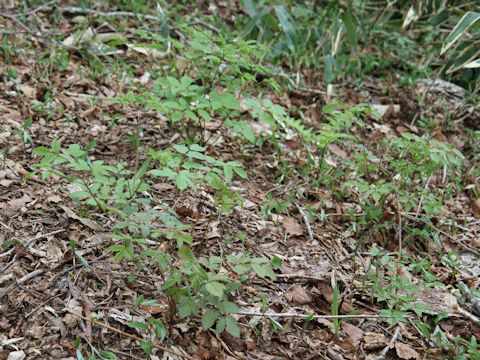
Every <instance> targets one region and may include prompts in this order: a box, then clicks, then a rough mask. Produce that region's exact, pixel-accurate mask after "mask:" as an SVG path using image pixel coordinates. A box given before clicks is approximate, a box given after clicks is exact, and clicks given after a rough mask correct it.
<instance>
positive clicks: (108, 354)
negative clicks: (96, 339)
mask: <svg viewBox="0 0 480 360" xmlns="http://www.w3.org/2000/svg"><path fill="white" fill-rule="evenodd" d="M99 354H100V356H101V357H102V358H105V359H108V360H117V355H115V354H114V353H112V352H110V351H104V350H102V351H100V352H99Z"/></svg>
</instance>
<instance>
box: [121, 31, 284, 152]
mask: <svg viewBox="0 0 480 360" xmlns="http://www.w3.org/2000/svg"><path fill="white" fill-rule="evenodd" d="M182 30H183V31H185V32H186V34H188V35H189V36H190V37H191V38H190V41H189V43H188V45H185V44H184V43H180V42H178V41H177V40H174V39H172V38H163V37H161V36H158V35H156V34H150V33H147V32H143V31H142V32H138V34H139V35H141V36H142V37H143V38H144V39H145V40H146V41H149V43H147V45H149V46H151V47H154V48H159V47H160V48H164V47H169V48H171V49H174V51H175V52H178V54H179V55H178V57H177V58H181V59H182V64H181V65H177V66H176V67H173V68H172V69H171V71H170V75H168V76H160V77H158V78H156V79H155V81H154V85H153V88H152V89H151V90H150V89H143V88H140V89H138V91H136V92H132V91H131V92H129V93H127V94H126V95H123V96H121V97H118V98H117V99H116V100H115V101H116V102H118V103H121V104H130V103H134V104H138V105H140V106H143V107H145V108H146V109H151V110H155V111H158V112H159V113H160V114H161V115H163V116H165V117H166V118H167V119H168V120H169V121H171V122H172V123H175V124H176V125H177V126H178V127H179V129H180V131H181V135H182V136H183V137H184V138H185V139H188V140H191V141H194V142H200V143H202V144H207V143H208V140H209V139H210V137H211V136H210V137H206V136H205V133H204V128H205V125H206V123H209V122H212V121H216V122H217V124H218V125H216V130H220V129H221V128H223V127H224V126H225V127H227V128H228V129H231V130H232V131H233V132H234V133H239V134H242V135H243V136H244V137H245V138H246V139H247V140H248V141H250V142H255V137H254V135H253V132H252V130H251V128H250V126H249V125H248V123H247V122H246V121H245V120H244V119H243V118H242V115H241V114H240V103H239V99H240V98H241V97H242V96H243V94H244V92H246V91H247V90H249V89H250V88H252V87H260V82H264V83H269V84H272V85H274V84H275V83H274V81H273V79H269V78H267V77H265V78H264V79H263V80H260V81H257V78H259V77H261V76H262V77H263V76H265V75H266V74H268V73H269V71H268V70H267V69H266V68H265V67H263V66H261V65H259V62H260V59H261V56H262V49H263V48H262V47H261V46H259V45H257V44H255V43H254V42H252V41H242V40H238V39H235V40H228V39H226V38H224V37H223V36H221V35H212V34H211V33H208V32H205V31H200V30H195V29H191V28H186V27H185V28H182ZM135 45H136V46H138V45H137V44H135ZM144 46H146V45H144Z"/></svg>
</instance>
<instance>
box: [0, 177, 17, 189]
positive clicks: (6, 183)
mask: <svg viewBox="0 0 480 360" xmlns="http://www.w3.org/2000/svg"><path fill="white" fill-rule="evenodd" d="M14 181H15V180H7V179H3V180H0V185H1V186H3V187H9V186H10V185H12V183H13V182H14Z"/></svg>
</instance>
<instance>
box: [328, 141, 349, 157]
mask: <svg viewBox="0 0 480 360" xmlns="http://www.w3.org/2000/svg"><path fill="white" fill-rule="evenodd" d="M327 146H328V150H330V152H331V153H332V154H333V155H335V156H338V157H339V158H342V159H346V158H347V156H348V154H347V153H346V152H345V151H344V150H343V149H342V148H340V146H338V145H337V144H333V143H330V144H328V145H327Z"/></svg>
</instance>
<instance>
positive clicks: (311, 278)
mask: <svg viewBox="0 0 480 360" xmlns="http://www.w3.org/2000/svg"><path fill="white" fill-rule="evenodd" d="M276 276H277V278H279V279H285V280H288V279H300V280H306V281H311V282H319V281H325V279H324V278H320V277H317V276H312V275H304V274H278V275H276Z"/></svg>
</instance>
